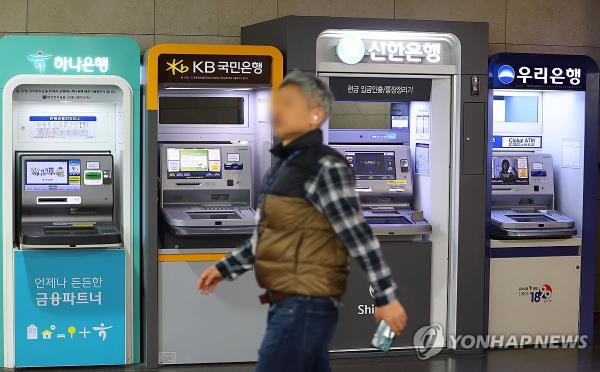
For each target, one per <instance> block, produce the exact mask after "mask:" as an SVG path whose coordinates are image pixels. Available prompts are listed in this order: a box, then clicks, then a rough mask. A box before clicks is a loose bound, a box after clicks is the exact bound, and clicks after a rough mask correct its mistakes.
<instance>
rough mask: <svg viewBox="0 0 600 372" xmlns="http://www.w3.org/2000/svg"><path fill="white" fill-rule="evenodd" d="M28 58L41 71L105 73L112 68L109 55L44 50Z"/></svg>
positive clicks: (41, 72)
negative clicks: (60, 52)
mask: <svg viewBox="0 0 600 372" xmlns="http://www.w3.org/2000/svg"><path fill="white" fill-rule="evenodd" d="M27 60H29V62H30V63H31V64H32V65H33V67H34V68H35V70H36V71H37V72H38V73H40V74H43V73H53V72H59V71H60V72H63V73H66V72H71V73H87V74H93V73H96V74H97V73H100V74H105V73H107V72H108V70H109V68H110V59H109V57H107V56H65V55H57V56H54V55H52V54H45V53H44V52H43V51H42V50H38V51H37V52H36V53H32V54H29V55H28V56H27Z"/></svg>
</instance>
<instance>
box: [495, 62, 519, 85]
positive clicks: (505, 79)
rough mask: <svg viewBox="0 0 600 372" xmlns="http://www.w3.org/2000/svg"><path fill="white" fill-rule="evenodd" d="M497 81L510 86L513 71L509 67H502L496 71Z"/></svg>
mask: <svg viewBox="0 0 600 372" xmlns="http://www.w3.org/2000/svg"><path fill="white" fill-rule="evenodd" d="M498 80H500V82H501V83H502V84H505V85H506V84H510V83H512V82H513V80H515V69H514V68H512V66H509V65H502V66H500V68H499V69H498Z"/></svg>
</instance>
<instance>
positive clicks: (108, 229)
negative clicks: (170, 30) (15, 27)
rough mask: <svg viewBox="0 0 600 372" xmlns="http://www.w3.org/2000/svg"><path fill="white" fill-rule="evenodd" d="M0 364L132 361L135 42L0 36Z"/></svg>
mask: <svg viewBox="0 0 600 372" xmlns="http://www.w3.org/2000/svg"><path fill="white" fill-rule="evenodd" d="M0 52H1V53H0V54H1V55H2V57H1V58H2V61H3V62H2V69H0V85H1V86H2V87H3V92H2V200H3V203H2V243H3V247H2V249H3V254H2V270H3V291H2V308H3V323H2V325H3V331H4V343H3V345H4V350H3V365H4V366H6V367H53V366H90V365H122V364H130V363H138V362H139V360H140V355H139V341H140V340H139V326H138V322H139V308H138V307H139V298H138V296H139V294H138V291H137V290H136V288H137V287H138V285H139V281H138V278H139V277H138V272H139V264H138V254H139V252H138V245H139V231H138V226H139V214H138V213H139V199H138V198H139V166H138V164H139V160H140V159H139V115H138V110H139V106H138V98H139V63H138V60H139V48H138V46H137V44H136V43H135V41H133V40H132V39H130V38H125V37H83V36H82V37H70V36H69V37H62V36H6V37H3V38H2V39H0Z"/></svg>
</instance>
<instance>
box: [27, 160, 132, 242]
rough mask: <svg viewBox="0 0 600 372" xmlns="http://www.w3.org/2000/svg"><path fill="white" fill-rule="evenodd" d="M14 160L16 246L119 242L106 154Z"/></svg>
mask: <svg viewBox="0 0 600 372" xmlns="http://www.w3.org/2000/svg"><path fill="white" fill-rule="evenodd" d="M17 163H18V167H19V168H18V169H20V170H21V171H20V172H19V173H18V175H17V185H19V187H20V192H19V203H18V204H17V213H18V216H19V217H18V219H17V220H18V222H19V224H18V226H19V231H17V232H16V233H17V234H16V235H18V239H19V240H18V241H19V247H20V248H21V249H35V248H38V249H41V248H55V249H56V248H83V247H92V248H119V247H121V246H122V241H121V232H120V231H119V227H118V226H117V224H116V223H115V222H116V221H115V215H114V212H115V208H114V187H113V157H112V155H111V154H110V153H67V154H56V153H54V152H51V153H44V154H39V153H19V154H18V158H17ZM82 164H83V171H82Z"/></svg>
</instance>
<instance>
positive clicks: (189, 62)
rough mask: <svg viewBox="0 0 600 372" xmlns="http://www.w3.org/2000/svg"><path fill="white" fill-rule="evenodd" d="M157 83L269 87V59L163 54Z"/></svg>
mask: <svg viewBox="0 0 600 372" xmlns="http://www.w3.org/2000/svg"><path fill="white" fill-rule="evenodd" d="M158 69H159V70H158V81H159V82H160V83H178V84H190V83H195V84H198V83H200V84H242V85H243V84H261V85H270V84H271V57H269V56H252V55H248V56H246V55H195V54H163V55H161V56H160V57H159V58H158Z"/></svg>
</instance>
